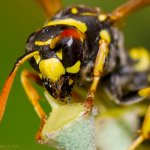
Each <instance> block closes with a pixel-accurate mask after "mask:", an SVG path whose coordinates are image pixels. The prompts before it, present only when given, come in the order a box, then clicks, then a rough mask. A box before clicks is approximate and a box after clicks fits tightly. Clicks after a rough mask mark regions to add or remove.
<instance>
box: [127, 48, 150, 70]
mask: <svg viewBox="0 0 150 150" xmlns="http://www.w3.org/2000/svg"><path fill="white" fill-rule="evenodd" d="M129 55H130V57H131V58H132V59H133V60H136V61H138V62H137V63H136V64H135V65H134V68H135V70H136V71H146V70H148V69H149V68H150V53H149V52H148V50H147V49H145V48H132V49H131V50H130V51H129Z"/></svg>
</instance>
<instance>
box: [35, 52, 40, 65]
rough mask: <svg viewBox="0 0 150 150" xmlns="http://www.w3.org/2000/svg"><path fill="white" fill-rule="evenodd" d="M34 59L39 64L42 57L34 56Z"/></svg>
mask: <svg viewBox="0 0 150 150" xmlns="http://www.w3.org/2000/svg"><path fill="white" fill-rule="evenodd" d="M34 59H35V61H36V63H37V64H39V62H40V60H41V57H40V55H39V54H37V55H34Z"/></svg>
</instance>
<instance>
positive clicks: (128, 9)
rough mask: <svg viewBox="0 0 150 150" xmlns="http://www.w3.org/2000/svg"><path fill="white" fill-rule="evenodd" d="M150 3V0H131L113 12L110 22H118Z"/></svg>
mask: <svg viewBox="0 0 150 150" xmlns="http://www.w3.org/2000/svg"><path fill="white" fill-rule="evenodd" d="M148 5H150V0H129V1H128V2H127V3H125V4H123V5H121V6H119V7H118V8H117V9H115V10H114V11H113V12H112V13H111V15H110V22H112V23H116V22H118V21H119V20H121V19H123V18H124V17H126V16H128V15H129V14H131V13H133V12H135V11H136V10H139V9H141V8H142V7H145V6H148Z"/></svg>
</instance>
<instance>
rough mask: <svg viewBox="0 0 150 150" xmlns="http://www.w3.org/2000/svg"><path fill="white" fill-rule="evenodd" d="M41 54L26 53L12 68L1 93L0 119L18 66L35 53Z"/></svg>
mask: <svg viewBox="0 0 150 150" xmlns="http://www.w3.org/2000/svg"><path fill="white" fill-rule="evenodd" d="M36 54H39V52H38V51H34V52H32V53H29V54H25V55H23V56H22V57H20V58H18V59H17V62H16V63H15V65H14V68H13V69H12V71H11V73H10V74H9V76H8V78H7V79H6V81H5V84H4V86H3V89H2V92H1V94H0V121H1V120H2V118H3V114H4V111H5V107H6V103H7V98H8V95H9V92H10V89H11V87H12V84H13V81H14V78H15V75H16V72H17V70H18V68H19V67H20V65H21V64H23V63H24V62H25V61H26V60H28V59H29V58H31V57H33V56H34V55H36Z"/></svg>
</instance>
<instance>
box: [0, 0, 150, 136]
mask: <svg viewBox="0 0 150 150" xmlns="http://www.w3.org/2000/svg"><path fill="white" fill-rule="evenodd" d="M41 3H42V6H43V7H44V8H45V11H46V13H47V15H48V17H49V18H51V17H52V16H54V17H52V19H50V20H49V21H48V22H47V23H46V24H45V26H44V27H43V28H41V29H40V30H38V31H36V32H34V33H33V34H31V35H30V37H29V38H28V40H27V45H26V54H25V55H23V56H22V57H20V58H19V59H18V60H17V62H16V63H15V65H14V68H13V70H12V72H11V73H10V76H9V77H8V79H7V81H6V82H5V85H4V88H3V90H2V93H1V97H0V116H1V119H2V116H3V113H4V109H5V105H6V101H7V97H8V94H9V91H10V88H11V85H12V82H13V79H14V77H15V74H16V71H17V70H18V67H19V66H20V65H21V64H22V63H23V62H24V61H26V60H29V62H30V64H31V65H32V67H33V68H34V69H35V70H36V71H37V74H35V73H31V72H29V71H24V72H23V73H22V75H21V79H22V83H23V86H24V88H25V91H26V93H27V95H28V97H29V99H30V101H31V103H32V104H33V106H34V108H35V110H36V112H37V114H38V116H39V117H40V119H45V116H46V114H45V112H44V110H43V109H42V107H41V106H40V104H39V103H38V99H39V95H38V93H37V92H36V91H35V90H34V89H33V87H32V85H31V84H30V82H29V80H28V79H29V78H30V79H33V80H34V81H36V82H37V83H39V84H41V85H42V86H44V87H45V88H46V90H47V91H48V92H49V93H50V94H51V95H52V96H53V97H54V98H55V99H57V100H58V101H61V102H66V103H67V102H68V101H70V98H71V91H72V88H73V86H74V84H75V83H76V81H78V82H80V83H82V84H83V85H84V84H86V83H90V84H91V86H90V88H89V90H88V91H89V92H88V95H87V99H86V102H85V105H89V104H91V105H90V107H92V106H93V99H94V94H95V91H96V88H97V85H98V83H99V80H100V78H101V82H102V84H103V85H104V86H105V89H106V92H107V93H108V95H110V96H111V97H112V99H113V100H114V101H115V102H117V103H120V104H129V103H134V102H136V101H141V100H142V99H144V98H145V97H149V95H150V94H149V93H150V92H149V91H150V88H149V85H150V83H149V80H148V78H147V77H148V75H149V64H146V67H145V68H146V69H145V70H142V72H141V71H139V70H137V69H135V68H134V67H131V66H134V65H135V63H136V62H134V60H133V58H132V57H133V55H134V54H135V53H137V52H133V55H131V56H128V54H127V53H126V52H125V51H124V49H123V48H122V46H123V45H120V43H121V44H123V41H122V35H121V33H120V31H119V30H118V29H117V27H116V26H115V25H116V23H117V22H119V21H120V20H121V19H123V18H124V17H126V16H128V15H129V14H130V13H131V12H133V11H135V10H136V9H139V8H140V7H143V6H145V5H148V4H149V3H150V2H149V1H148V0H147V1H146V0H145V1H129V2H128V3H127V4H125V5H122V6H120V7H119V8H117V9H116V10H114V11H113V12H112V13H111V14H106V13H103V12H101V11H100V10H98V9H91V8H88V7H84V6H74V7H68V8H66V9H64V10H62V11H59V12H58V13H57V14H56V15H54V14H55V13H56V10H59V9H60V7H61V6H60V2H59V1H55V2H53V3H52V1H51V2H46V1H41ZM52 4H53V5H55V6H56V10H54V12H53V9H52V8H53V7H54V6H53V5H52ZM145 59H147V60H148V59H149V54H146V56H145ZM139 60H140V58H139ZM142 67H143V66H142ZM140 69H141V68H140ZM142 69H143V68H142ZM137 81H138V82H137ZM100 85H101V83H100ZM100 85H98V86H100ZM31 91H32V92H31ZM33 95H34V97H33ZM145 120H147V119H145ZM145 122H146V121H145ZM147 137H148V135H147V136H146V138H147ZM144 138H145V137H144Z"/></svg>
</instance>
